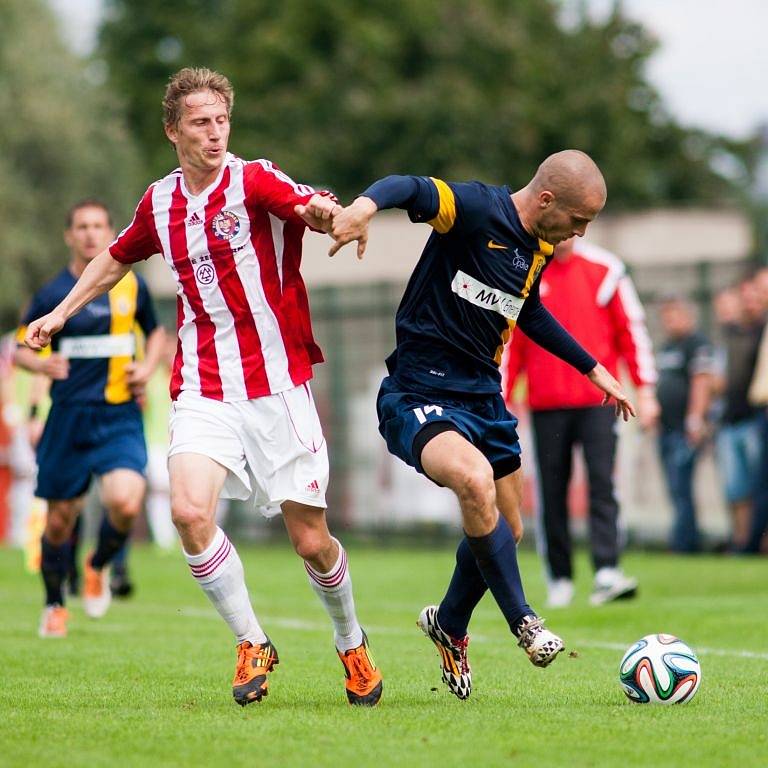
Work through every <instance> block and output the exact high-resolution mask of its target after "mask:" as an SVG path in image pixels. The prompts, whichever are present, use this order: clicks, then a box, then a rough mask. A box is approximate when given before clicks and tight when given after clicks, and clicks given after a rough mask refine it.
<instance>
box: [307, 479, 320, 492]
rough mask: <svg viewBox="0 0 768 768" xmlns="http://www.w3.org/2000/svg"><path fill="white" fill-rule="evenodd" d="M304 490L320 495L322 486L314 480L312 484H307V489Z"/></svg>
mask: <svg viewBox="0 0 768 768" xmlns="http://www.w3.org/2000/svg"><path fill="white" fill-rule="evenodd" d="M304 490H305V491H308V492H309V493H320V486H319V485H318V482H317V480H313V481H312V482H311V483H307V487H306V488H305V489H304Z"/></svg>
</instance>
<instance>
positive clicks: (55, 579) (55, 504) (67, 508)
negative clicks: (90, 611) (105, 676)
mask: <svg viewBox="0 0 768 768" xmlns="http://www.w3.org/2000/svg"><path fill="white" fill-rule="evenodd" d="M83 503H84V499H83V497H79V498H76V499H51V500H49V501H48V513H47V515H46V519H45V530H44V531H43V535H42V537H41V540H40V547H41V558H40V573H41V575H42V577H43V584H44V586H45V608H44V609H43V614H42V617H41V619H40V627H39V630H38V634H39V635H40V637H66V635H67V618H68V614H67V609H66V608H65V607H64V591H63V583H64V580H65V579H66V577H67V572H68V571H69V564H70V559H71V553H70V543H69V540H70V536H71V535H72V530H73V528H74V527H75V520H77V517H78V515H79V514H80V512H81V511H82V509H83Z"/></svg>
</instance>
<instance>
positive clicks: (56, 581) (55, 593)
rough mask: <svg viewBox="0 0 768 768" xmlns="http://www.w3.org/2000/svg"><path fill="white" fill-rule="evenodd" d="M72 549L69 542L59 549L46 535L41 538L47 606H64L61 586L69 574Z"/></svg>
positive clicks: (42, 571) (41, 568)
mask: <svg viewBox="0 0 768 768" xmlns="http://www.w3.org/2000/svg"><path fill="white" fill-rule="evenodd" d="M70 549H71V547H70V544H69V542H68V541H66V542H64V544H62V545H61V546H58V547H57V546H55V545H53V544H51V542H50V541H48V539H46V538H45V534H43V536H42V537H41V538H40V574H41V575H42V577H43V584H44V585H45V604H46V605H56V604H58V605H64V592H63V590H62V588H61V586H62V584H63V582H64V579H65V578H66V577H67V573H68V572H69V561H70V557H71V555H70Z"/></svg>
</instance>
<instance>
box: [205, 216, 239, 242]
mask: <svg viewBox="0 0 768 768" xmlns="http://www.w3.org/2000/svg"><path fill="white" fill-rule="evenodd" d="M211 229H212V230H213V234H214V235H215V236H216V237H217V238H218V239H219V240H231V239H232V238H233V237H234V236H235V235H236V234H237V233H238V232H239V231H240V219H238V217H237V214H234V213H232V211H219V213H217V214H216V215H215V216H214V217H213V221H212V222H211Z"/></svg>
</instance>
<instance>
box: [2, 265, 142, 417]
mask: <svg viewBox="0 0 768 768" xmlns="http://www.w3.org/2000/svg"><path fill="white" fill-rule="evenodd" d="M76 282H77V278H76V277H75V276H74V275H73V274H72V273H71V272H70V271H69V269H68V268H65V269H63V270H62V271H61V272H59V274H58V275H56V277H54V278H53V280H51V281H49V282H48V283H46V284H45V285H44V286H43V287H42V288H41V289H40V290H39V291H38V292H37V293H36V294H35V295H34V296H33V297H32V301H31V302H30V305H29V307H28V309H27V311H26V312H25V314H24V317H23V319H22V326H21V327H20V328H19V331H18V335H17V338H19V339H20V340H21V339H23V338H24V333H25V332H26V326H27V325H28V324H29V323H31V322H32V321H33V320H37V319H38V318H40V317H42V316H43V315H46V314H48V313H49V312H51V311H52V310H53V309H54V308H55V307H56V306H57V305H58V304H59V303H60V302H61V301H62V299H63V298H64V297H65V296H66V295H67V294H68V293H69V292H70V290H72V287H73V286H74V285H75V283H76ZM156 327H157V320H156V319H155V310H154V307H153V305H152V300H151V298H150V295H149V290H148V289H147V284H146V283H145V282H144V280H143V279H142V278H141V277H139V276H138V275H136V274H135V273H134V272H128V274H127V275H125V277H123V279H122V280H120V282H119V283H117V285H115V287H114V288H112V290H110V291H109V292H108V293H105V294H103V295H102V296H99V297H98V298H96V299H94V300H93V301H91V302H90V303H89V304H86V305H85V306H84V307H83V308H82V309H81V310H80V311H79V312H78V313H77V314H76V315H74V316H73V317H71V318H70V319H69V320H67V322H66V323H65V325H64V327H63V328H62V329H61V331H59V333H57V334H56V335H55V336H54V337H53V339H52V340H51V349H52V351H53V352H58V353H60V354H62V355H63V356H64V357H66V358H67V359H68V360H69V376H68V378H66V379H61V380H56V381H54V382H53V383H52V385H51V401H52V402H53V403H54V404H56V403H125V402H127V401H128V400H131V392H130V389H129V387H128V382H127V376H126V372H125V367H126V365H128V364H129V363H130V362H131V361H132V360H133V359H134V357H135V354H136V343H137V334H136V331H137V328H139V329H141V331H142V332H143V334H144V335H145V336H148V335H149V334H150V333H152V331H153V330H154V329H155V328H156Z"/></svg>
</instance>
